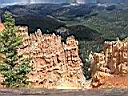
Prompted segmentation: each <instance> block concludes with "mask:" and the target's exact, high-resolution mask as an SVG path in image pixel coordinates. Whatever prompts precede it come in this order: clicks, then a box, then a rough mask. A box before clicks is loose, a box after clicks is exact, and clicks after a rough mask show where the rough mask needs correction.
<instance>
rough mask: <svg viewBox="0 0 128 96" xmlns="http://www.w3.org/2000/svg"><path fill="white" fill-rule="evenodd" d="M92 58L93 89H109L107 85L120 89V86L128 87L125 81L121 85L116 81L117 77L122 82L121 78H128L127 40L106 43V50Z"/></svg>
mask: <svg viewBox="0 0 128 96" xmlns="http://www.w3.org/2000/svg"><path fill="white" fill-rule="evenodd" d="M91 58H92V64H91V69H92V77H93V81H92V86H93V87H99V86H106V87H107V85H109V86H111V87H112V86H113V87H118V86H120V85H122V87H127V86H128V82H124V81H123V79H122V81H120V83H119V82H118V80H114V79H115V78H117V77H118V78H120V80H121V78H125V79H126V78H128V41H127V40H124V41H120V40H118V41H112V42H105V43H104V50H103V51H102V52H101V53H94V54H93V55H92V57H91ZM122 76H123V77H122ZM113 81H115V82H113ZM125 81H126V80H125ZM121 82H122V83H121ZM115 83H116V84H115ZM124 83H125V84H124Z"/></svg>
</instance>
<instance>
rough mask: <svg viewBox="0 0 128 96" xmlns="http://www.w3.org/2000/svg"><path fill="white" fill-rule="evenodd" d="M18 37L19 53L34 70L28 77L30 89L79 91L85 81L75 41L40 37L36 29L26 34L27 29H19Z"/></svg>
mask: <svg viewBox="0 0 128 96" xmlns="http://www.w3.org/2000/svg"><path fill="white" fill-rule="evenodd" d="M17 34H20V35H21V36H22V37H23V39H22V40H23V44H22V45H21V46H20V47H19V49H18V53H19V54H23V55H24V57H25V58H31V62H32V65H33V71H32V72H30V74H28V78H29V79H28V81H30V82H31V85H30V87H34V88H61V89H65V88H67V89H68V88H82V87H83V84H84V82H85V78H84V75H83V72H82V68H81V65H82V62H81V60H80V58H79V55H78V41H76V40H75V38H74V37H69V38H68V39H67V41H66V44H64V42H61V36H58V35H55V34H42V32H41V30H37V32H35V33H34V34H30V36H29V35H28V30H27V27H19V31H18V33H17Z"/></svg>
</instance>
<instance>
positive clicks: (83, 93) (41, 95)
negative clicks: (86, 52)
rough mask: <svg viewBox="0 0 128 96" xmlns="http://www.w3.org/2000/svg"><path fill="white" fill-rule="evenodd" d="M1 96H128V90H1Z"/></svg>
mask: <svg viewBox="0 0 128 96" xmlns="http://www.w3.org/2000/svg"><path fill="white" fill-rule="evenodd" d="M0 96H128V89H83V90H47V89H0Z"/></svg>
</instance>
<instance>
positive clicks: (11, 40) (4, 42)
mask: <svg viewBox="0 0 128 96" xmlns="http://www.w3.org/2000/svg"><path fill="white" fill-rule="evenodd" d="M4 26H5V29H4V30H3V32H1V33H0V53H2V54H4V55H5V56H6V58H5V59H4V60H3V61H2V62H0V73H1V74H2V75H3V76H4V78H5V80H4V82H3V84H4V85H5V86H6V87H25V85H27V84H28V82H27V76H26V75H27V73H29V72H30V71H31V66H29V63H30V62H29V60H28V59H25V58H23V56H22V55H20V56H19V55H18V53H17V48H18V47H19V45H21V43H22V40H21V37H19V36H17V35H16V32H17V28H16V26H15V19H14V18H13V16H12V14H11V13H9V12H5V14H4Z"/></svg>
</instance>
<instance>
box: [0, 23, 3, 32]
mask: <svg viewBox="0 0 128 96" xmlns="http://www.w3.org/2000/svg"><path fill="white" fill-rule="evenodd" d="M3 30H4V25H3V24H2V23H0V32H2V31H3Z"/></svg>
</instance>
